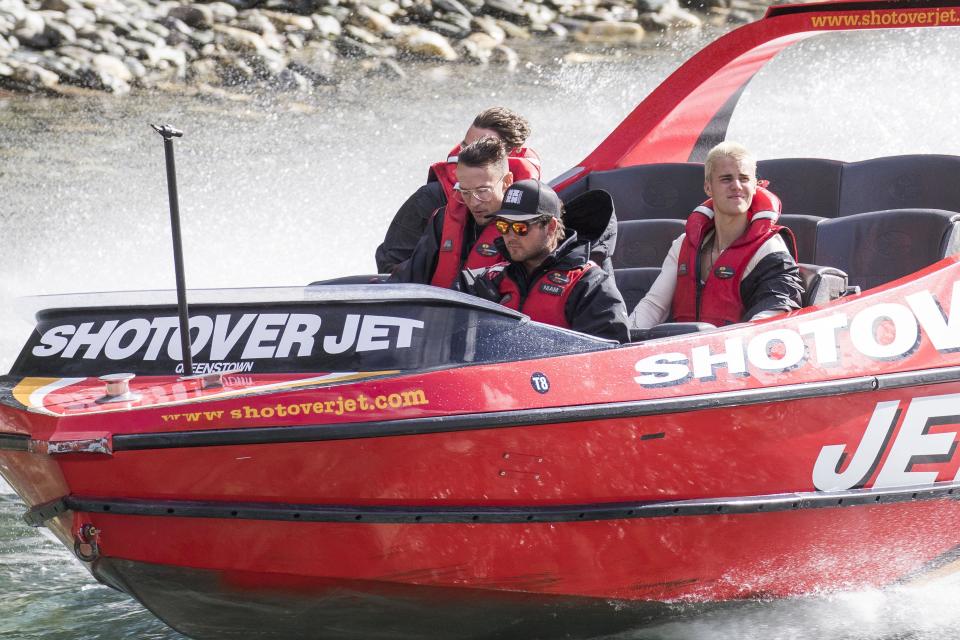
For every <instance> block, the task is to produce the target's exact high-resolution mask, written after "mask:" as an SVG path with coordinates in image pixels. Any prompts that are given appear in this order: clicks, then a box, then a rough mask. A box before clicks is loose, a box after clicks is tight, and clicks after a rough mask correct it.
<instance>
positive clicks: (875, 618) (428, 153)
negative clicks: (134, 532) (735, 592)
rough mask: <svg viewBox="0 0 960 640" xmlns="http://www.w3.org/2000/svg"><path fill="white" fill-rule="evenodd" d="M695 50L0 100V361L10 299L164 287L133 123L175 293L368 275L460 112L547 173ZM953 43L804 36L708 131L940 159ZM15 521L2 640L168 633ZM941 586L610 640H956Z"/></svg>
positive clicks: (955, 618)
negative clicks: (180, 273)
mask: <svg viewBox="0 0 960 640" xmlns="http://www.w3.org/2000/svg"><path fill="white" fill-rule="evenodd" d="M924 35H925V34H924ZM699 44H700V43H699V42H697V41H695V40H687V41H680V42H677V43H674V44H672V45H668V46H663V47H660V48H658V49H656V50H653V51H649V52H647V53H645V54H644V55H642V56H635V55H634V56H621V57H620V58H612V59H610V60H608V61H607V62H602V63H592V64H588V65H569V64H563V63H562V62H561V61H560V56H559V54H558V55H557V57H556V58H553V57H551V55H552V54H550V53H545V54H542V55H541V59H542V62H540V63H537V64H528V65H523V66H521V68H519V69H518V70H517V71H516V72H515V73H512V74H510V73H503V72H498V71H485V70H482V69H479V68H474V67H467V66H462V67H461V66H457V67H448V68H444V69H428V68H424V69H413V70H412V72H411V73H410V74H409V76H408V77H407V78H406V79H405V80H401V81H385V80H376V79H364V78H363V77H360V76H357V77H352V78H348V79H347V80H346V81H345V82H344V83H343V84H342V85H341V86H340V87H337V88H334V89H331V90H330V91H329V92H325V93H323V94H320V95H315V96H311V97H304V98H290V97H267V96H256V97H254V98H253V99H251V100H243V101H234V100H228V99H223V98H216V97H173V96H169V95H163V94H159V95H149V96H132V97H126V98H122V99H113V98H109V97H107V98H100V97H97V98H94V97H91V98H76V99H70V100H51V99H43V98H26V97H6V98H3V97H0V193H2V198H0V243H2V247H3V250H2V251H0V273H3V274H4V278H3V279H2V281H0V369H3V370H6V369H7V368H8V367H9V366H10V364H11V362H12V361H13V359H14V358H15V357H16V353H17V349H18V347H19V345H20V344H22V342H23V340H24V338H25V336H26V335H27V333H28V332H29V331H30V324H29V323H28V322H27V321H26V320H24V319H23V318H21V317H20V316H19V315H18V314H17V311H16V307H17V305H16V303H15V299H16V298H17V297H18V296H23V295H34V294H44V293H64V292H78V291H106V290H124V289H165V288H172V286H173V273H172V259H171V255H170V240H169V230H168V224H169V220H168V217H167V201H166V184H165V177H164V161H163V150H162V143H161V140H160V138H159V136H157V135H156V134H154V133H153V132H152V131H151V130H150V128H149V127H148V123H153V122H161V123H165V122H169V123H172V124H174V125H175V126H177V127H178V128H180V129H182V130H183V131H184V132H185V136H184V137H183V138H182V139H180V140H178V141H177V142H176V149H177V167H178V183H179V191H180V206H181V215H182V220H183V230H184V231H183V233H184V251H185V261H186V270H187V282H188V284H189V286H190V287H192V288H207V287H238V286H267V285H302V284H306V283H308V282H311V281H313V280H319V279H324V278H330V277H335V276H339V275H346V274H351V273H371V272H373V271H374V269H375V268H374V262H373V250H374V248H375V247H376V245H377V244H378V243H379V242H380V240H381V239H382V235H383V231H384V230H385V228H386V226H387V223H388V222H389V220H390V218H391V217H392V215H393V212H394V211H395V210H396V207H397V206H398V205H399V204H400V203H401V202H402V201H403V199H404V198H405V197H406V196H407V195H408V194H409V193H411V192H412V191H413V190H414V189H415V188H416V187H417V186H418V185H419V184H421V183H422V181H423V179H424V177H425V174H426V167H427V166H428V165H429V163H431V162H433V161H436V160H437V159H441V158H443V157H444V154H445V152H446V151H447V150H448V149H449V148H450V147H451V146H453V144H455V143H456V142H457V141H459V140H460V136H462V134H463V131H464V130H465V128H466V125H467V124H468V122H469V120H470V118H472V116H473V114H475V113H476V112H477V111H479V110H481V109H483V108H485V107H487V106H491V105H497V104H501V105H505V106H508V107H511V108H513V109H515V110H517V111H519V112H521V113H523V114H525V115H526V116H527V117H528V118H529V119H530V121H531V123H532V125H533V130H534V133H533V136H532V138H531V140H530V145H531V146H533V147H534V148H536V149H537V150H538V151H539V152H540V153H541V155H542V157H543V158H544V172H545V175H546V176H548V177H552V176H555V175H558V174H559V173H561V172H562V171H564V170H566V169H568V168H569V167H571V166H574V165H575V164H576V163H577V162H578V161H579V160H581V159H582V158H583V157H584V156H585V155H586V154H587V153H588V152H589V151H590V150H591V149H592V148H593V147H595V146H596V145H597V144H598V143H599V142H600V141H601V140H602V139H603V138H604V137H605V136H606V134H608V133H609V132H610V131H611V130H612V129H613V127H614V126H615V125H616V124H617V123H618V122H619V121H620V120H621V119H622V118H623V117H624V116H626V115H627V114H628V113H629V112H630V111H631V110H632V109H633V107H634V106H635V105H636V104H637V103H638V102H639V101H640V99H642V98H643V96H645V95H646V94H647V93H648V92H649V91H650V90H651V89H653V88H654V87H655V86H656V85H657V84H658V83H659V82H660V81H661V80H662V79H663V78H665V77H666V76H667V75H668V74H669V73H670V72H671V71H672V70H673V69H674V68H676V66H677V65H678V64H679V63H680V62H682V61H683V60H684V59H685V58H686V57H688V56H689V55H690V54H691V53H692V52H693V51H695V50H696V49H697V48H698V46H699ZM958 45H960V39H958V37H957V36H954V35H952V34H950V33H943V34H938V36H937V39H935V41H934V42H933V44H930V43H926V42H925V41H924V40H922V39H921V37H920V35H919V34H918V33H915V32H908V33H906V34H901V35H899V36H896V37H894V36H891V35H888V34H883V33H874V34H869V35H868V36H864V37H858V38H856V39H854V40H853V41H847V40H844V41H840V40H839V39H837V38H835V37H834V36H827V37H824V38H821V39H815V40H812V41H808V42H806V43H803V44H802V45H799V46H796V47H794V48H792V49H790V50H788V51H786V52H785V53H784V54H782V55H781V56H780V57H779V58H778V59H777V60H775V61H774V62H773V63H771V64H770V65H769V66H768V67H767V69H765V70H764V71H762V72H761V73H760V74H758V76H757V77H756V78H755V79H754V81H753V83H752V84H751V86H750V88H748V90H747V91H746V92H745V93H744V96H743V99H742V104H743V109H742V110H741V111H738V112H737V113H736V115H735V116H734V119H733V121H732V123H731V132H730V134H729V136H728V137H729V138H731V139H737V140H741V141H743V142H745V143H746V144H748V146H750V147H752V148H753V149H754V150H755V151H756V152H757V154H758V156H759V157H761V158H766V157H790V156H820V157H832V158H837V159H841V160H857V159H862V158H867V157H874V156H879V155H888V154H898V153H933V152H938V153H951V154H956V155H960V110H958V109H956V105H957V104H960V80H958V78H957V74H956V72H955V69H956V67H955V62H954V53H953V52H955V51H957V50H958V49H957V47H958ZM909 83H912V84H913V85H914V88H911V89H905V88H904V87H905V86H907V85H908V84H909ZM917 86H918V88H917ZM23 510H24V507H23V505H22V503H20V501H19V500H18V499H17V498H16V496H14V495H12V494H11V491H10V488H9V487H8V486H7V485H6V484H5V483H3V481H2V480H0V638H17V639H21V638H22V639H29V638H37V639H40V638H42V639H44V640H50V639H59V638H64V639H66V638H78V637H83V638H124V637H138V638H163V639H173V638H182V636H180V635H178V634H177V633H175V632H173V631H171V630H170V629H168V628H167V627H165V626H164V625H163V624H162V623H160V622H159V621H157V620H156V619H155V618H153V617H152V616H151V615H150V614H149V613H148V612H147V611H145V610H144V609H143V608H142V607H140V606H139V605H138V604H136V603H135V602H133V601H132V600H131V599H130V598H128V597H127V596H125V595H122V594H119V593H116V592H114V591H112V590H110V589H108V588H106V587H103V586H100V585H98V584H97V583H95V582H94V581H93V580H92V579H91V578H90V576H89V574H88V573H87V572H86V571H85V570H84V569H83V568H82V567H81V566H80V565H79V564H78V563H77V562H76V561H74V560H73V558H72V556H71V555H70V554H69V553H68V552H67V550H66V549H64V548H63V547H62V546H61V545H60V544H59V543H56V542H53V541H51V540H50V539H48V538H47V537H45V536H44V535H43V533H44V531H43V530H35V529H31V528H29V527H27V526H26V525H24V524H23V523H22V522H21V521H20V515H21V514H22V512H23ZM958 596H960V586H958V585H957V584H954V583H950V582H947V583H943V582H941V583H937V584H932V585H925V586H910V587H901V588H897V589H894V590H892V591H888V592H883V593H881V592H867V593H855V594H846V595H842V596H822V597H817V598H808V599H803V600H799V601H790V602H780V603H764V602H758V603H747V604H746V605H745V606H744V607H743V608H742V609H740V610H738V611H737V612H736V613H725V614H711V615H709V616H705V615H696V616H691V617H690V618H689V619H687V620H683V621H680V622H673V623H671V624H669V625H666V626H663V627H660V628H658V629H647V630H644V631H642V632H639V631H638V632H636V633H634V634H630V635H629V636H623V637H630V638H730V639H733V638H782V639H790V638H811V637H819V638H838V639H839V638H924V639H926V638H930V639H933V638H943V637H958V635H960V634H958V633H957V632H953V631H951V629H952V628H953V627H954V626H956V625H957V623H960V612H958V608H957V607H956V604H955V603H956V602H957V599H958Z"/></svg>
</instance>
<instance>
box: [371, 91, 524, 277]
mask: <svg viewBox="0 0 960 640" xmlns="http://www.w3.org/2000/svg"><path fill="white" fill-rule="evenodd" d="M529 136H530V124H529V123H528V122H527V120H526V119H525V118H524V117H523V116H521V115H519V114H517V113H514V112H513V111H511V110H509V109H506V108H504V107H491V108H489V109H485V110H483V111H481V112H480V113H479V114H477V117H476V118H474V120H473V124H471V125H470V128H469V129H467V133H466V135H464V137H463V141H462V142H461V143H460V144H458V145H457V146H456V147H454V148H453V149H452V150H451V151H450V153H449V154H448V157H447V159H446V160H445V161H444V162H438V163H436V164H434V165H432V166H431V167H430V171H429V173H428V175H427V184H425V185H423V186H422V187H420V188H419V189H417V191H416V192H415V193H414V194H413V195H411V196H410V197H409V198H407V201H406V202H404V203H403V206H401V207H400V209H399V211H397V213H396V215H395V216H394V217H393V221H392V222H391V223H390V227H389V228H388V229H387V233H386V236H385V237H384V239H383V243H382V244H381V245H380V246H379V247H377V252H376V260H377V270H378V271H379V272H380V273H392V272H393V271H394V270H395V269H396V268H397V267H398V265H399V264H400V263H401V262H403V261H404V260H407V259H408V258H410V256H411V255H412V253H413V249H414V247H415V246H416V244H417V241H418V240H419V239H420V236H421V235H422V234H423V232H424V229H425V228H426V226H427V222H428V221H429V220H430V216H431V215H433V213H434V212H435V211H436V210H437V209H440V208H442V207H444V206H445V205H446V204H447V202H448V201H450V200H451V199H452V198H453V195H454V193H453V189H454V186H455V185H456V182H457V177H456V169H457V164H458V162H457V161H458V157H459V154H460V150H461V149H462V148H464V147H467V146H469V145H471V144H472V143H474V142H476V141H477V140H479V139H480V138H483V137H492V138H496V139H498V140H501V141H502V142H503V144H504V146H505V147H506V149H507V155H508V158H507V162H508V165H509V169H510V172H511V173H512V174H513V175H514V179H516V180H523V179H526V178H539V177H540V158H539V157H538V156H537V154H536V153H535V152H534V151H533V150H531V149H526V148H524V147H523V145H524V144H525V143H526V140H527V138H528V137H529Z"/></svg>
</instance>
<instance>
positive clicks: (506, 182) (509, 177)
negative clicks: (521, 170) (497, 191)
mask: <svg viewBox="0 0 960 640" xmlns="http://www.w3.org/2000/svg"><path fill="white" fill-rule="evenodd" d="M512 184H513V172H511V171H507V172H506V173H505V174H503V189H504V191H506V190H507V189H508V188H509V187H510V185H512Z"/></svg>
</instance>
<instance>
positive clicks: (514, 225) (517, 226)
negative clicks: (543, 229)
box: [493, 218, 550, 237]
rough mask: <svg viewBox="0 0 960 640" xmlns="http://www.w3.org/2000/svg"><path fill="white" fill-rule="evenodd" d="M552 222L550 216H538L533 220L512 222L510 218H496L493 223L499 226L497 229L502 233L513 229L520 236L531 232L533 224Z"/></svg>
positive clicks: (505, 233) (504, 233)
mask: <svg viewBox="0 0 960 640" xmlns="http://www.w3.org/2000/svg"><path fill="white" fill-rule="evenodd" d="M548 222H550V218H537V219H536V220H533V221H532V222H511V221H510V220H503V219H502V218H501V219H498V220H494V221H493V224H494V226H496V227H497V231H499V232H500V235H503V236H505V235H507V234H508V233H510V230H511V229H513V232H514V233H515V234H517V235H518V236H521V237H522V236H525V235H527V234H528V233H530V225H531V224H542V225H545V224H547V223H548Z"/></svg>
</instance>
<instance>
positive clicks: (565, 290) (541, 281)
mask: <svg viewBox="0 0 960 640" xmlns="http://www.w3.org/2000/svg"><path fill="white" fill-rule="evenodd" d="M508 264H509V263H508V262H502V263H500V264H497V265H494V266H493V267H491V268H490V269H488V270H487V272H486V277H488V278H490V279H491V280H493V281H494V282H496V283H497V286H498V287H499V289H500V295H501V296H502V298H501V299H500V304H502V305H503V306H505V307H510V308H511V309H515V310H517V311H520V312H521V313H525V314H527V315H528V316H530V319H531V320H536V321H537V322H542V323H544V324H550V325H553V326H555V327H563V328H564V329H569V328H570V322H569V321H567V314H566V308H567V300H568V299H569V298H570V292H571V291H573V287H574V285H576V284H577V282H579V280H580V278H582V277H583V276H584V274H586V273H587V271H589V270H590V269H592V268H599V267H597V265H596V263H595V262H593V261H589V262H587V263H586V264H584V265H583V266H582V267H578V268H576V269H570V270H552V271H547V272H546V273H544V274H543V275H541V276H540V277H539V278H537V281H536V283H534V286H533V288H532V289H530V291H528V292H527V297H526V298H525V299H524V300H522V301H521V299H520V298H521V294H520V288H519V287H518V286H517V283H516V282H514V281H513V279H512V278H509V277H507V275H506V273H505V272H504V269H506V267H507V265H508Z"/></svg>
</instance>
